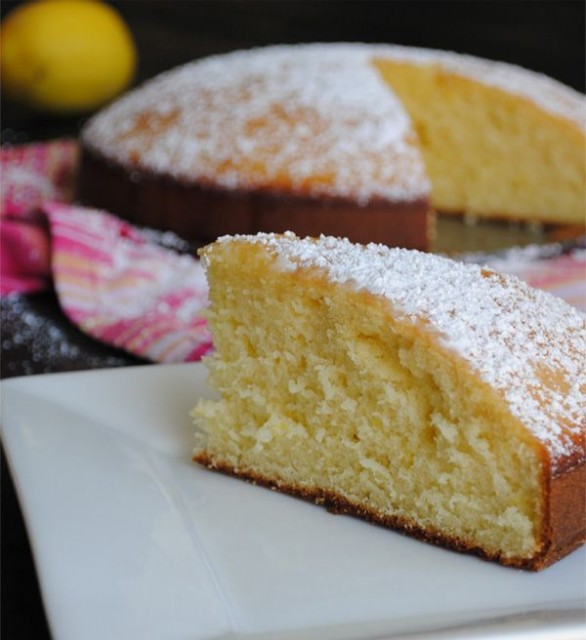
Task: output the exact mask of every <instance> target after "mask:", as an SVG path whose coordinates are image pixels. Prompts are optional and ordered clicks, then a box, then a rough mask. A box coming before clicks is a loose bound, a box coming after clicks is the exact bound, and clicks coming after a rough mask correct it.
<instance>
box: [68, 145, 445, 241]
mask: <svg viewBox="0 0 586 640" xmlns="http://www.w3.org/2000/svg"><path fill="white" fill-rule="evenodd" d="M77 197H78V199H79V200H80V201H81V202H83V203H86V204H89V205H91V206H94V207H99V208H104V209H106V210H108V211H111V212H113V213H116V214H118V215H120V216H122V217H124V218H127V219H129V220H130V221H131V222H133V223H135V224H139V225H141V226H148V227H154V228H157V229H165V230H170V231H174V232H175V233H177V234H179V235H180V236H181V237H183V238H185V239H186V240H189V241H193V242H199V243H204V242H208V241H210V240H214V239H215V238H217V237H218V236H220V235H225V234H236V233H246V234H250V233H257V232H259V231H274V232H277V233H279V232H284V231H294V232H296V233H297V234H298V235H300V236H318V235H320V234H321V233H326V234H329V235H334V236H340V237H347V238H349V239H350V240H352V241H354V242H360V243H368V242H380V243H383V244H388V245H390V246H401V247H407V248H410V249H419V250H427V249H429V248H430V244H431V237H430V229H431V228H432V226H433V225H432V214H431V211H430V208H429V203H428V201H427V199H425V198H418V199H415V200H410V201H404V202H390V201H385V200H378V201H372V202H370V203H369V204H367V205H360V204H359V203H358V202H357V201H353V200H350V199H348V198H334V197H319V198H317V197H315V198H311V197H303V196H300V197H295V196H293V195H286V194H283V193H278V192H270V191H256V192H246V191H242V190H241V191H237V190H234V191H231V190H226V189H221V188H218V187H214V186H210V185H205V184H203V183H199V184H198V183H186V182H184V181H183V182H182V181H180V180H176V179H172V178H170V177H168V176H158V175H154V174H153V173H149V172H148V171H145V170H139V169H134V168H131V167H124V166H122V165H118V164H114V163H113V162H111V161H109V160H107V159H106V158H103V157H102V156H101V155H100V154H99V153H97V152H94V151H93V150H90V149H88V148H87V147H82V153H81V161H80V171H79V177H78V188H77Z"/></svg>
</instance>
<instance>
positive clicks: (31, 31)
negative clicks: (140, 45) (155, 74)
mask: <svg viewBox="0 0 586 640" xmlns="http://www.w3.org/2000/svg"><path fill="white" fill-rule="evenodd" d="M135 66H136V47H135V44H134V41H133V39H132V36H131V34H130V31H129V29H128V27H127V26H126V24H125V22H124V20H123V19H122V17H121V16H120V15H119V14H118V13H117V12H116V11H115V10H114V9H113V8H112V7H110V6H109V5H107V4H105V3H103V2H101V1H100V0H38V1H37V2H25V3H23V4H21V5H19V6H18V7H16V8H15V9H14V10H13V11H11V12H10V13H9V14H8V15H7V16H6V18H5V19H4V20H3V22H2V24H1V26H0V72H1V86H2V90H3V91H4V92H5V93H6V95H8V96H9V97H12V98H13V99H16V100H19V101H21V102H26V103H27V104H30V105H31V106H33V107H36V108H38V109H41V110H46V111H52V112H57V113H73V112H85V111H90V110H93V109H96V108H97V107H99V106H101V105H102V104H104V103H105V102H107V101H108V100H110V99H112V98H113V97H114V96H116V95H117V94H118V93H120V92H121V91H123V90H124V89H125V88H126V87H127V86H128V85H129V84H130V82H131V81H132V77H133V75H134V69H135Z"/></svg>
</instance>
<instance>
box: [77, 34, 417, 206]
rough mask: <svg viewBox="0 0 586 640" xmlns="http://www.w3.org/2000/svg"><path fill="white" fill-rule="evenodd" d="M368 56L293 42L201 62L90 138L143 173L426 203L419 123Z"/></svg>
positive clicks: (128, 104) (113, 113)
mask: <svg viewBox="0 0 586 640" xmlns="http://www.w3.org/2000/svg"><path fill="white" fill-rule="evenodd" d="M368 51H369V49H368V48H363V49H361V48H355V47H350V46H347V47H336V46H326V45H321V46H319V45H317V46H305V47H304V46H293V47H286V46H282V47H269V48H266V49H258V50H251V51H239V52H234V53H232V54H227V55H222V56H213V57H210V58H207V59H204V60H201V61H196V62H194V63H191V64H188V65H185V66H183V67H180V68H177V69H175V70H172V71H170V72H167V73H165V74H163V75H161V76H159V77H158V78H155V79H154V80H152V81H150V82H148V83H146V84H145V85H144V86H143V87H142V88H139V89H137V90H135V91H133V92H131V93H129V94H128V95H127V96H126V97H124V98H122V99H121V100H120V101H118V102H116V103H114V104H113V105H112V106H111V107H109V108H108V109H106V110H105V111H103V112H101V113H99V114H98V115H97V116H95V117H94V118H93V119H92V120H91V121H90V123H89V124H88V126H87V127H86V129H85V131H84V133H83V139H84V142H85V143H86V144H87V145H89V146H90V147H93V148H94V149H96V150H97V151H98V152H100V153H101V154H102V155H105V156H106V157H110V158H111V159H113V160H116V161H117V162H121V163H123V164H126V165H129V166H131V167H138V168H145V169H151V170H155V171H157V172H160V173H163V174H167V175H172V176H173V177H175V178H178V179H189V180H193V179H197V180H200V181H203V182H204V183H205V182H208V183H210V184H218V185H221V186H223V187H227V188H233V189H238V188H247V189H250V188H253V189H254V188H258V189H265V188H271V189H273V190H276V191H287V192H289V191H292V192H293V193H297V194H302V195H303V194H306V195H333V196H351V197H352V198H358V200H359V201H361V202H363V203H366V202H368V201H369V200H371V199H373V198H386V199H390V200H405V199H413V198H416V197H421V196H425V195H427V194H428V192H429V183H428V180H427V177H426V176H425V171H424V167H423V162H422V159H421V157H420V154H419V151H418V149H417V148H416V146H415V144H414V134H413V132H412V130H411V125H410V122H409V119H408V117H407V115H406V113H405V111H404V109H403V107H402V105H401V104H400V102H399V101H398V99H397V98H396V97H395V96H394V95H393V94H392V93H391V92H390V91H389V89H388V87H386V85H385V84H384V83H383V81H382V80H381V79H380V78H379V76H378V74H377V72H376V70H375V69H374V67H373V66H372V65H371V64H369V62H368Z"/></svg>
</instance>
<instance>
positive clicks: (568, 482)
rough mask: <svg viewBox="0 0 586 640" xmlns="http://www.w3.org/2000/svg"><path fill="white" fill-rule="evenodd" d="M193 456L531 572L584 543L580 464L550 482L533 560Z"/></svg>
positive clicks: (583, 469) (585, 474) (584, 470)
mask: <svg viewBox="0 0 586 640" xmlns="http://www.w3.org/2000/svg"><path fill="white" fill-rule="evenodd" d="M193 460H194V461H195V462H197V463H199V464H201V465H203V466H205V467H207V468H209V469H213V470H215V471H219V472H220V473H224V474H226V475H229V476H234V477H237V478H241V479H243V480H246V481H247V482H251V483H252V484H256V485H260V486H264V487H268V488H270V489H276V490H278V491H281V492H283V493H287V494H289V495H292V496H295V497H298V498H302V499H304V500H307V501H309V502H314V503H315V504H318V505H322V506H324V507H325V508H326V509H327V510H328V511H330V512H332V513H336V514H344V515H351V516H355V517H358V518H361V519H363V520H367V521H368V522H372V523H374V524H378V525H381V526H383V527H387V528H389V529H393V530H394V531H398V532H400V533H405V534H407V535H409V536H411V537H413V538H417V539H418V540H423V541H424V542H428V543H431V544H435V545H437V546H440V547H444V548H446V549H451V550H454V551H458V552H461V553H467V554H470V555H474V556H477V557H479V558H483V559H486V560H491V561H494V562H498V563H500V564H502V565H505V566H509V567H516V568H518V569H527V570H531V571H540V570H542V569H545V568H546V567H548V566H549V565H551V564H553V563H554V562H556V561H557V560H560V559H561V558H562V557H564V556H566V555H568V554H569V553H571V552H572V551H574V550H575V549H577V548H578V547H579V546H580V545H581V544H582V543H583V542H584V532H585V519H586V516H585V513H584V500H582V501H581V504H582V509H581V510H578V512H576V510H575V508H574V505H575V504H576V502H580V500H578V501H576V500H575V497H576V492H581V494H582V496H584V487H585V480H586V466H584V465H583V464H582V465H581V466H579V467H576V468H575V469H574V470H572V471H571V472H569V473H566V474H563V475H562V476H559V477H557V478H555V479H554V480H553V481H552V482H551V485H550V487H551V488H550V490H549V491H548V492H547V500H546V507H547V508H548V509H549V518H546V526H545V527H544V536H545V537H544V540H545V544H544V545H543V547H542V549H541V550H540V551H538V552H537V553H536V554H535V555H534V556H533V557H531V558H515V557H506V556H503V555H502V554H491V553H489V552H487V551H486V550H485V549H482V548H480V547H477V546H472V545H470V544H468V543H467V542H466V541H464V540H460V539H458V538H453V537H449V536H446V535H445V534H442V533H441V532H438V531H433V530H430V529H425V528H422V527H421V526H419V525H418V524H417V523H415V522H411V521H409V520H407V519H405V518H401V517H397V516H389V515H384V514H380V513H377V512H376V511H374V510H372V509H369V508H368V507H364V506H362V505H357V504H354V503H352V502H350V501H349V500H347V499H346V498H344V497H343V496H341V495H338V494H336V493H335V492H331V491H324V490H322V489H319V488H317V487H316V488H314V489H310V488H306V487H298V486H294V485H290V484H286V483H282V482H279V481H278V480H275V479H271V478H266V477H263V476H261V475H260V474H257V473H255V472H253V471H250V470H245V469H235V468H234V467H232V466H231V465H229V464H227V463H225V462H222V461H218V460H214V459H213V458H212V457H211V456H210V455H208V454H207V453H206V452H205V451H201V452H198V453H196V454H195V455H194V457H193Z"/></svg>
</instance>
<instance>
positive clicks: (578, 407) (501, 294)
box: [212, 233, 586, 468]
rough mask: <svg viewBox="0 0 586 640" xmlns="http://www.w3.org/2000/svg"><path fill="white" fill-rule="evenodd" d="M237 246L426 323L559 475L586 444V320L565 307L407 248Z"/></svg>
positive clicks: (285, 239)
mask: <svg viewBox="0 0 586 640" xmlns="http://www.w3.org/2000/svg"><path fill="white" fill-rule="evenodd" d="M233 239H236V240H245V241H248V242H254V243H261V244H263V245H265V246H267V247H268V248H269V249H270V250H271V251H272V252H274V254H275V256H276V257H277V258H278V260H277V262H276V264H277V265H278V266H279V268H287V269H294V268H295V269H296V268H307V267H311V268H315V267H317V268H320V269H323V270H324V272H325V273H326V274H327V277H328V278H329V279H330V280H331V281H332V282H336V283H347V284H352V285H353V286H355V287H357V288H359V289H362V290H366V291H369V292H371V293H373V294H375V295H379V296H384V297H385V298H387V299H388V300H389V302H390V303H391V305H392V307H393V309H394V310H395V312H396V313H400V314H401V315H402V316H404V317H405V318H406V319H408V320H410V321H413V322H416V323H418V324H420V323H421V322H422V321H424V323H425V325H426V326H429V327H430V328H431V329H432V330H433V331H434V332H437V334H438V335H439V336H440V340H441V342H442V344H443V345H444V346H445V347H446V348H448V349H450V350H453V351H456V352H457V353H458V354H459V355H460V356H461V357H462V358H464V359H465V360H466V361H467V362H468V363H469V365H470V366H471V367H472V369H473V370H475V371H476V372H477V373H478V374H479V376H480V377H481V378H482V379H483V380H484V381H485V382H487V383H488V384H489V385H491V386H492V387H493V388H495V389H496V390H497V391H498V392H499V393H500V394H501V395H502V396H503V397H504V398H505V400H506V402H507V403H508V405H509V407H510V410H511V412H512V414H513V415H515V416H516V417H517V418H518V419H519V420H521V421H522V422H523V423H524V424H525V425H526V427H527V428H529V429H530V430H531V431H532V433H533V434H534V435H535V436H536V437H537V438H538V439H539V440H540V441H542V442H543V443H544V444H545V445H546V447H547V449H548V450H549V452H550V455H551V457H552V462H553V465H554V468H555V466H556V464H558V463H559V462H560V461H561V460H562V459H564V458H565V457H568V456H570V455H571V453H572V451H573V449H574V448H575V443H574V440H576V439H579V438H582V440H583V438H584V429H585V426H586V425H585V422H584V416H585V414H586V316H584V315H583V314H582V313H581V312H580V311H578V310H577V309H575V308H573V307H571V306H570V305H568V304H567V303H565V302H564V301H563V300H561V299H559V298H556V297H555V296H553V295H551V294H549V293H546V292H544V291H540V290H537V289H533V288H531V287H529V286H528V285H527V284H525V283H524V282H522V281H521V280H519V279H517V278H516V277H514V276H507V275H503V274H498V273H495V272H493V271H489V270H487V269H483V268H482V267H481V266H479V265H474V264H464V263H460V262H455V261H453V260H450V259H448V258H444V257H440V256H436V255H432V254H426V253H422V252H418V251H413V250H408V249H391V248H389V247H386V246H384V245H377V244H369V245H367V246H361V245H355V244H352V243H350V242H349V241H348V240H346V239H339V238H332V237H325V236H322V237H321V238H320V239H318V240H315V239H309V238H308V239H299V238H297V237H296V236H295V235H294V234H292V233H286V234H284V235H282V236H278V235H274V234H259V235H257V236H233V237H230V236H225V237H223V238H220V239H219V242H229V241H232V240H233ZM212 251H213V248H212ZM284 264H285V265H286V267H283V265H284Z"/></svg>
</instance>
